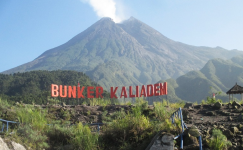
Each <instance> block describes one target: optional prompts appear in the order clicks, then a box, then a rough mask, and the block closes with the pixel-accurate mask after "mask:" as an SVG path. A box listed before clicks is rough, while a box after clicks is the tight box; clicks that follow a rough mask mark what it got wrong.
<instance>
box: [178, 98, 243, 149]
mask: <svg viewBox="0 0 243 150" xmlns="http://www.w3.org/2000/svg"><path fill="white" fill-rule="evenodd" d="M183 118H184V122H185V124H186V125H187V126H188V127H189V128H190V127H192V126H194V127H197V128H198V130H199V132H200V134H201V135H202V139H203V148H204V149H209V147H208V146H207V144H206V139H209V138H210V137H211V133H212V130H213V129H214V128H217V129H220V130H221V131H222V132H223V134H224V135H225V136H226V137H227V140H229V141H230V142H231V143H232V146H231V147H230V148H229V149H232V150H242V149H243V147H242V146H241V145H242V144H243V132H242V131H243V122H242V121H243V105H241V104H239V103H237V102H233V103H232V104H231V103H228V104H221V103H219V102H217V103H215V104H212V105H195V106H193V105H192V104H189V103H188V104H186V105H185V108H183ZM186 134H187V133H185V136H187V135H186ZM194 143H197V142H196V141H195V139H194V141H193V138H191V139H189V140H187V139H185V142H184V145H186V146H185V149H187V147H188V149H199V148H198V144H194ZM193 145H194V146H193ZM189 147H190V148H189Z"/></svg>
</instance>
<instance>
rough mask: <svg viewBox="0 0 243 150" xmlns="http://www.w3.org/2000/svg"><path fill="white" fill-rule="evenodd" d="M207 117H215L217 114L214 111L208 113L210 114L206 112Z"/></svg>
mask: <svg viewBox="0 0 243 150" xmlns="http://www.w3.org/2000/svg"><path fill="white" fill-rule="evenodd" d="M206 115H208V116H215V112H214V111H208V112H206Z"/></svg>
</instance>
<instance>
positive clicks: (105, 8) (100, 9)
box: [81, 0, 124, 23]
mask: <svg viewBox="0 0 243 150" xmlns="http://www.w3.org/2000/svg"><path fill="white" fill-rule="evenodd" d="M81 1H82V2H84V3H89V4H90V5H91V6H92V7H93V9H94V11H95V12H96V14H97V16H98V17H110V18H112V19H113V21H114V22H116V23H119V22H121V21H122V20H123V19H124V18H123V17H122V14H117V12H118V10H117V8H118V6H117V3H116V2H115V0H81Z"/></svg>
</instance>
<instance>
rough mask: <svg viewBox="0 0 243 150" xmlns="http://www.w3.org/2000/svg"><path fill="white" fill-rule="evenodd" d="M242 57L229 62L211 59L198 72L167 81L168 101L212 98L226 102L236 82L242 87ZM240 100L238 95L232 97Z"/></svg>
mask: <svg viewBox="0 0 243 150" xmlns="http://www.w3.org/2000/svg"><path fill="white" fill-rule="evenodd" d="M242 62H243V57H242V56H237V57H233V58H232V59H231V60H223V59H212V60H209V61H208V62H207V63H206V65H205V66H204V67H203V68H202V69H201V70H199V71H191V72H188V73H187V74H185V75H183V76H180V77H179V78H177V79H176V80H174V79H168V80H166V82H168V97H169V100H170V101H176V100H178V99H182V100H186V101H191V102H201V100H203V99H204V100H205V99H207V97H208V96H209V97H212V94H213V93H220V95H216V97H217V98H219V99H222V100H223V101H228V96H227V95H226V92H227V91H228V90H229V89H230V88H232V87H233V86H234V85H235V83H236V82H237V84H238V85H241V86H242V85H243V66H242V65H243V63H242ZM234 97H235V98H238V99H240V95H239V94H238V95H234Z"/></svg>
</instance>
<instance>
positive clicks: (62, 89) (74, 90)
mask: <svg viewBox="0 0 243 150" xmlns="http://www.w3.org/2000/svg"><path fill="white" fill-rule="evenodd" d="M84 89H85V87H84V86H83V87H82V88H81V87H80V86H78V87H76V86H66V85H64V86H62V85H56V84H52V85H51V96H52V97H58V96H60V97H69V98H76V97H78V98H85V97H84V95H83V91H84ZM117 90H118V87H115V88H113V87H111V88H110V93H111V95H110V98H118V97H117V96H116V92H117ZM94 93H96V94H95V95H96V98H99V97H101V98H103V96H102V94H103V88H102V87H100V86H97V87H96V88H94V87H93V86H88V87H87V98H94ZM160 95H167V83H166V82H164V83H156V84H154V85H152V84H149V85H147V86H145V85H142V86H141V89H140V87H139V86H136V90H135V93H133V90H132V86H129V90H128V92H127V89H126V87H125V86H123V87H122V88H121V93H120V98H133V97H142V96H143V97H151V96H160Z"/></svg>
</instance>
